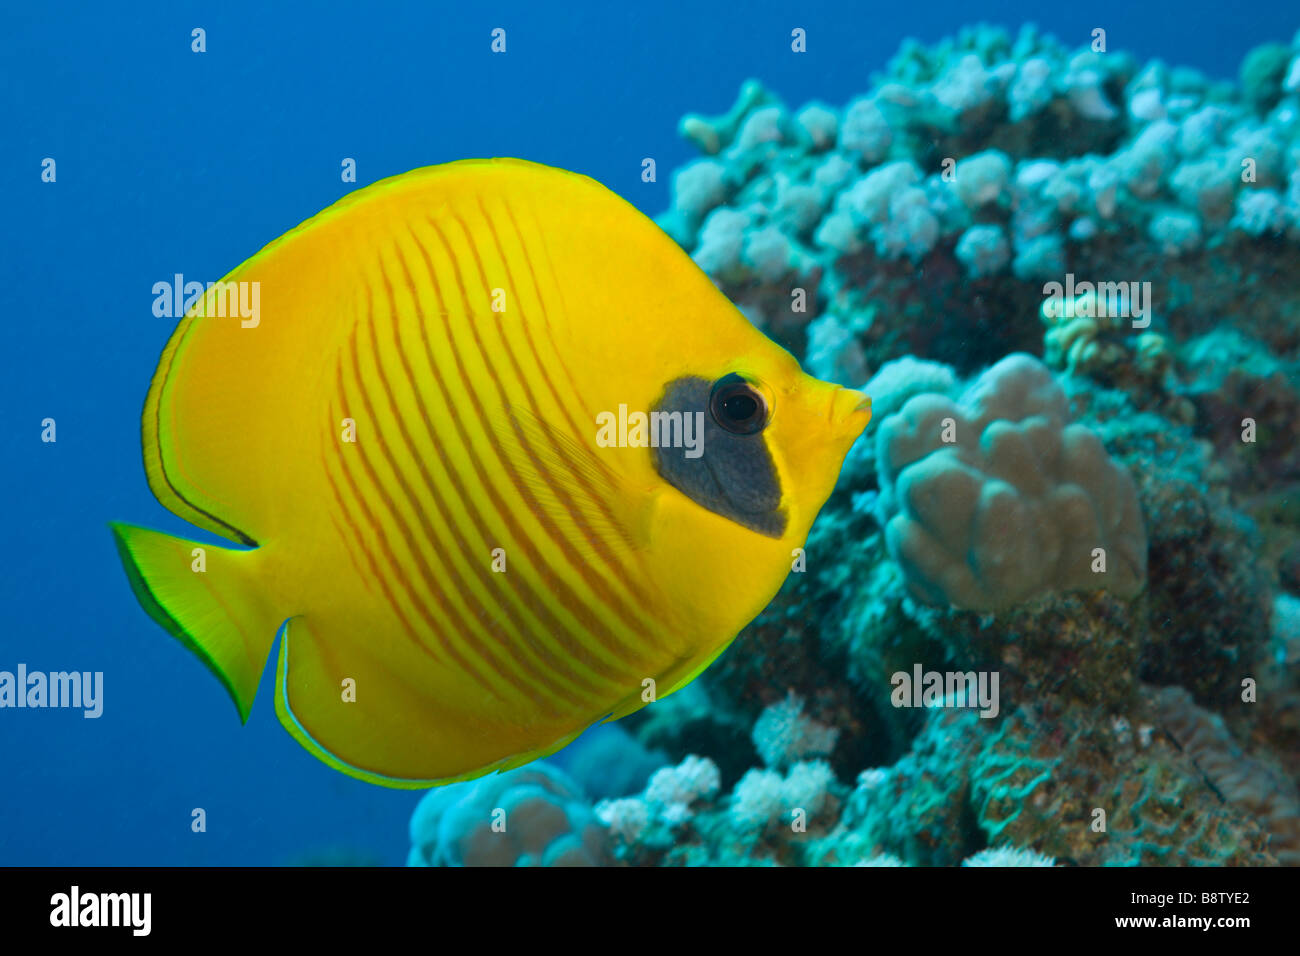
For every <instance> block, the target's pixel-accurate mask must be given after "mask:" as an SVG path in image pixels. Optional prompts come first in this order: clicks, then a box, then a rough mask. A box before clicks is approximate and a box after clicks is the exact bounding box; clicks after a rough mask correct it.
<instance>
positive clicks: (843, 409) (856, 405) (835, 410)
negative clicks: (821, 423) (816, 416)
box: [827, 385, 871, 438]
mask: <svg viewBox="0 0 1300 956" xmlns="http://www.w3.org/2000/svg"><path fill="white" fill-rule="evenodd" d="M827 419H828V420H829V422H830V425H831V427H832V428H833V429H834V430H835V431H836V432H837V433H840V434H842V435H845V436H846V437H852V438H857V436H858V435H860V434H862V430H863V429H864V428H866V427H867V423H868V422H869V421H871V397H870V396H869V395H867V394H866V393H865V392H859V391H858V390H857V389H855V388H845V387H844V386H843V385H837V386H836V387H835V392H834V393H833V394H832V395H831V401H830V408H829V409H828V410H827Z"/></svg>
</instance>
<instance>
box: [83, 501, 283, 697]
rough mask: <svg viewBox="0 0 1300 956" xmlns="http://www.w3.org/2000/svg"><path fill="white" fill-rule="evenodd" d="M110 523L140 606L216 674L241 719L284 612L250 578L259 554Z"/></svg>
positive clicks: (254, 579)
mask: <svg viewBox="0 0 1300 956" xmlns="http://www.w3.org/2000/svg"><path fill="white" fill-rule="evenodd" d="M109 527H110V528H111V529H112V531H113V539H114V540H115V541H116V543H117V553H118V555H119V556H120V557H121V559H122V566H123V567H124V568H125V569H126V576H127V578H129V579H130V582H131V590H133V591H134V592H135V596H136V599H137V600H138V601H139V602H140V606H141V607H143V608H144V609H145V611H146V612H147V613H148V614H149V616H150V617H152V618H153V619H154V620H155V621H157V622H158V624H160V625H161V626H162V627H163V629H164V630H166V631H167V632H168V633H169V634H171V635H172V636H173V637H175V638H177V639H178V640H180V642H181V643H182V644H184V645H185V646H186V647H188V648H189V649H190V650H191V651H193V652H194V653H195V654H196V655H197V656H198V658H199V660H201V661H203V663H204V664H206V665H207V667H208V669H209V670H210V671H212V673H214V674H216V675H217V678H218V679H219V680H220V681H221V683H222V684H223V685H224V686H225V688H226V690H227V692H229V694H230V697H231V699H232V700H233V701H234V702H235V707H236V708H238V710H239V718H240V720H243V721H247V720H248V712H249V710H250V709H251V708H252V706H253V698H254V697H255V696H256V694H257V684H258V681H259V680H260V679H261V676H262V671H263V669H264V668H265V667H266V662H267V657H268V655H269V654H270V651H271V644H272V643H273V642H274V640H275V634H276V631H278V630H279V628H280V625H281V624H282V623H283V622H284V618H285V617H288V615H280V614H278V613H276V611H275V610H274V609H273V608H272V607H271V605H270V602H268V601H267V600H266V597H265V595H264V592H263V590H262V588H261V586H260V585H259V582H258V581H257V578H256V574H255V571H256V567H257V556H258V552H257V551H234V550H231V549H229V548H222V547H216V546H213V545H210V544H200V543H199V542H197V541H187V540H185V539H184V538H174V537H172V536H171V535H168V534H163V533H162V532H159V531H150V530H149V529H147V528H138V527H136V526H134V525H128V524H121V523H118V522H110V523H109ZM195 549H201V553H198V552H196V550H195Z"/></svg>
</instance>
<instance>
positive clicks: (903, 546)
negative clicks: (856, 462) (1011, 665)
mask: <svg viewBox="0 0 1300 956" xmlns="http://www.w3.org/2000/svg"><path fill="white" fill-rule="evenodd" d="M1068 414H1069V410H1068V406H1067V403H1066V399H1065V393H1064V391H1062V390H1061V388H1060V387H1059V386H1058V385H1057V384H1056V382H1055V381H1054V380H1053V378H1052V376H1051V374H1050V373H1049V372H1048V371H1047V369H1046V368H1045V367H1044V366H1043V365H1042V364H1041V363H1039V362H1037V361H1036V360H1034V359H1033V358H1031V357H1030V356H1027V355H1012V356H1009V357H1008V358H1005V359H1003V360H1002V361H1001V362H999V363H998V364H997V365H995V366H993V367H992V368H991V369H989V370H988V371H987V372H985V373H984V374H983V375H982V376H981V377H980V378H979V379H977V380H976V381H975V383H974V384H973V385H972V386H971V387H970V389H969V390H968V391H967V392H966V393H965V394H964V395H963V396H962V398H961V400H960V401H959V402H956V403H954V402H952V401H950V400H949V399H947V398H945V397H942V396H935V395H918V396H916V397H915V398H912V399H910V400H909V401H908V402H907V404H906V405H904V406H903V407H902V408H901V409H900V410H899V411H898V412H897V414H894V415H891V416H889V417H888V418H886V419H884V421H882V422H881V423H880V425H879V427H878V428H877V431H876V467H877V470H878V473H879V479H880V497H879V501H878V505H879V509H880V514H881V524H882V525H883V526H884V528H885V540H886V542H887V543H888V545H889V553H890V555H891V556H892V557H893V558H894V560H895V561H897V562H898V564H899V565H900V567H902V569H903V571H904V576H905V577H906V579H907V582H908V590H909V592H910V593H911V594H912V596H913V597H915V598H917V599H919V600H923V601H927V602H929V603H932V604H940V605H943V604H951V605H953V606H955V607H964V608H971V609H975V610H995V609H997V608H1001V607H1007V606H1010V605H1013V604H1020V603H1023V602H1025V601H1026V600H1029V599H1031V598H1034V597H1037V596H1040V595H1042V594H1045V593H1048V592H1050V591H1066V590H1082V589H1095V588H1098V587H1104V588H1107V589H1109V590H1111V591H1114V592H1115V593H1117V594H1120V595H1122V596H1129V597H1131V596H1132V595H1134V594H1136V593H1137V592H1138V591H1139V590H1140V589H1141V587H1142V585H1143V583H1144V582H1145V579H1146V531H1145V529H1144V528H1143V525H1142V516H1141V514H1140V513H1139V512H1138V503H1137V495H1136V493H1135V491H1134V487H1133V482H1132V480H1131V479H1130V478H1129V476H1128V474H1127V472H1125V471H1124V470H1123V469H1121V468H1118V467H1116V466H1115V464H1114V463H1113V462H1112V461H1111V460H1110V458H1109V457H1108V456H1107V455H1106V451H1105V449H1104V448H1103V447H1102V445H1101V442H1100V441H1098V439H1097V437H1096V436H1095V435H1094V434H1093V433H1092V432H1091V431H1089V430H1088V429H1087V428H1085V427H1083V426H1080V425H1069V424H1067V423H1066V420H1067V418H1068Z"/></svg>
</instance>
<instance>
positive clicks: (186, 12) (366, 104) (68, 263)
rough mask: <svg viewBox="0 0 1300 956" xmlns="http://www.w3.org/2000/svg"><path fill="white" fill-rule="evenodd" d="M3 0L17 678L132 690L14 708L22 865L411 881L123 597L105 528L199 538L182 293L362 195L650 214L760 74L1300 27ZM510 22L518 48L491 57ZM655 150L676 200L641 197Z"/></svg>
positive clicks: (10, 599) (270, 717)
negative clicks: (160, 398) (438, 188)
mask: <svg viewBox="0 0 1300 956" xmlns="http://www.w3.org/2000/svg"><path fill="white" fill-rule="evenodd" d="M7 6H8V7H9V9H7V10H6V11H5V16H4V21H5V25H4V28H3V29H2V30H0V72H2V74H3V82H2V83H0V143H3V146H4V148H2V149H0V196H2V199H0V219H2V220H3V223H4V230H3V247H2V248H0V279H2V281H3V285H2V288H3V293H4V294H3V302H4V316H3V317H4V323H5V338H4V345H5V347H4V359H3V362H4V365H3V375H0V415H3V427H0V449H2V452H0V453H2V455H3V458H2V459H0V460H2V461H3V470H2V472H0V482H3V497H2V498H0V501H3V504H4V507H5V509H6V517H5V520H4V522H3V526H4V544H5V549H4V565H5V566H4V569H3V572H0V600H2V605H0V606H2V607H3V619H2V621H0V670H13V669H14V668H15V667H16V666H17V665H18V664H19V663H24V664H26V665H27V666H28V667H29V668H32V669H36V670H45V671H52V670H72V669H75V670H80V671H102V672H103V673H104V681H105V689H104V712H103V716H102V717H100V718H99V719H97V720H89V719H84V718H83V717H82V715H81V713H80V712H79V711H69V710H35V711H34V710H8V709H6V710H0V864H56V863H67V864H109V863H116V864H128V865H132V864H190V863H193V864H248V863H251V864H279V863H287V862H293V861H296V860H301V859H302V858H304V857H307V856H311V855H318V854H320V853H322V852H326V851H330V850H334V851H338V852H340V853H347V854H353V855H355V856H358V857H360V858H363V859H369V860H373V861H378V862H385V863H394V864H396V863H400V862H402V861H403V860H404V858H405V854H406V847H407V843H406V824H407V818H408V817H409V814H410V811H411V809H412V808H413V807H414V805H415V803H416V802H417V800H418V796H419V795H418V794H412V793H409V792H402V791H388V790H383V789H380V788H376V787H372V786H369V785H367V784H364V783H360V782H358V781H355V780H352V779H350V778H347V777H344V776H342V775H340V774H338V773H335V772H334V771H332V770H329V769H328V768H326V767H325V766H324V765H323V764H320V763H318V762H317V761H316V760H315V759H314V758H312V757H311V756H309V755H308V754H307V753H306V752H305V751H304V750H302V749H301V748H300V747H299V746H298V745H297V744H296V743H294V742H293V740H292V739H291V738H290V737H289V735H288V734H287V733H285V732H284V731H283V730H282V729H281V727H280V724H279V722H278V721H277V720H276V718H275V714H274V709H273V707H272V704H271V694H270V690H271V679H272V669H268V672H267V677H266V679H265V680H264V681H263V686H262V689H261V693H260V696H259V699H258V703H257V705H256V707H255V708H254V712H253V715H252V719H251V720H250V722H249V724H248V725H247V726H246V727H241V726H240V724H239V721H238V719H237V717H236V715H235V713H234V710H233V708H232V707H231V705H230V702H229V700H228V699H227V697H226V695H225V692H224V691H223V690H222V688H221V687H220V686H219V685H218V683H217V682H216V681H215V680H213V679H212V677H211V676H210V675H209V674H208V673H207V672H206V671H205V670H204V668H202V667H201V666H199V664H198V663H197V662H196V661H195V660H194V659H193V658H192V657H191V656H190V654H189V653H188V652H187V651H185V650H184V649H183V648H182V647H181V646H180V645H179V644H178V643H177V642H175V641H173V640H172V639H170V638H169V637H167V636H166V635H165V634H164V633H163V632H162V631H161V630H160V629H159V628H158V627H156V626H155V625H154V624H153V623H152V622H151V621H149V620H148V618H147V617H146V616H145V615H144V613H143V612H142V611H141V610H140V608H139V607H138V605H137V604H136V602H135V599H134V598H133V597H132V595H131V593H130V590H129V589H128V587H127V585H126V582H125V579H124V576H123V573H122V570H121V568H120V566H119V563H118V560H117V557H116V555H115V553H114V549H113V545H112V541H111V539H110V536H109V534H108V531H107V528H106V526H105V522H106V521H108V520H109V519H123V520H128V521H131V522H135V523H139V524H144V525H148V526H153V527H158V528H162V529H164V530H169V531H173V532H176V533H179V534H186V535H188V536H191V537H196V536H201V535H200V534H199V533H197V532H195V531H194V530H193V529H192V528H190V527H189V526H188V525H185V524H184V523H183V522H181V521H180V520H179V519H177V518H175V517H173V516H171V515H170V513H168V512H167V511H165V510H164V509H163V508H162V507H161V506H160V505H158V503H157V502H156V501H155V500H154V499H153V497H152V496H151V495H150V493H149V490H148V488H147V485H146V483H145V478H144V473H143V468H142V466H141V462H140V449H139V419H138V416H139V411H140V406H141V403H142V401H143V398H144V394H145V391H146V389H147V387H148V383H149V377H150V375H151V374H152V372H153V370H154V366H155V364H156V362H157V359H158V355H159V353H160V351H161V349H162V347H163V345H164V343H165V342H166V340H167V337H168V335H169V333H170V331H171V328H172V325H173V324H174V323H173V322H172V321H171V320H168V319H158V318H155V317H154V315H153V313H152V304H153V295H152V292H151V288H152V286H153V284H154V283H155V282H158V281H166V280H170V278H171V277H172V276H173V275H174V274H175V273H183V274H184V275H186V276H187V277H190V278H193V279H203V280H208V279H216V278H219V277H220V276H222V275H224V274H225V273H226V272H227V271H229V270H230V269H231V268H232V267H234V266H235V265H237V264H238V263H239V262H241V261H242V260H243V259H245V258H247V257H248V256H249V255H251V254H252V253H254V252H255V251H257V249H259V248H260V247H261V246H262V245H263V244H264V243H266V242H267V241H269V240H271V239H273V238H275V237H276V236H278V235H280V234H281V233H283V232H284V231H285V230H287V229H289V228H290V227H292V226H294V225H296V224H297V223H298V222H300V221H301V220H303V219H305V218H307V217H308V216H310V215H312V214H313V213H315V212H317V211H318V210H320V209H321V208H323V207H324V206H326V205H328V204H330V203H331V202H333V201H334V200H335V199H337V198H339V197H340V196H341V195H342V194H344V193H345V192H346V191H348V190H350V189H353V188H357V187H359V186H363V185H365V184H367V183H369V182H373V181H374V180H376V179H380V178H383V177H385V176H389V175H393V174H396V173H400V172H403V171H405V170H408V169H411V168H413V167H417V166H423V165H428V164H432V163H440V162H445V161H448V160H453V159H458V158H463V157H469V156H500V155H509V156H522V157H526V158H529V159H533V160H537V161H540V162H544V163H549V164H553V165H557V166H563V167H568V168H571V169H575V170H578V171H580V172H583V173H587V174H589V175H591V176H594V177H595V178H597V179H599V180H601V181H602V182H604V183H606V184H607V185H609V186H610V187H611V188H613V189H614V190H616V191H617V192H619V193H621V194H623V195H624V196H626V197H627V198H628V199H630V200H631V201H632V202H633V203H635V204H636V205H638V206H639V207H640V208H642V209H643V210H645V211H646V212H648V213H651V214H654V213H656V212H658V211H660V210H662V209H663V208H664V206H665V205H666V204H667V184H668V181H669V179H670V171H671V170H672V168H673V167H675V166H677V165H679V164H680V163H681V162H683V161H685V160H686V159H688V158H690V157H691V155H692V152H691V150H690V148H689V147H688V146H687V145H686V144H685V143H683V142H681V141H679V140H678V139H677V136H676V124H677V120H678V118H679V117H680V116H681V114H682V113H684V112H687V111H704V112H720V111H722V110H725V109H726V108H727V107H729V106H730V105H731V103H732V101H733V99H734V97H735V94H736V91H737V89H738V87H739V84H740V83H741V82H742V81H743V80H744V79H745V78H747V77H750V76H755V77H758V78H760V79H762V80H763V81H764V82H765V83H766V84H767V85H768V86H769V87H770V88H772V89H773V90H774V91H775V92H777V93H778V94H779V95H781V96H782V97H783V98H784V99H785V100H786V102H787V103H788V104H790V105H791V106H797V105H799V104H801V103H803V102H804V101H806V100H808V99H812V98H819V99H823V100H825V101H827V102H830V103H832V104H842V103H843V102H844V101H846V100H847V99H849V98H850V97H851V96H852V95H853V94H855V93H858V92H861V91H864V90H865V89H866V88H867V82H868V77H869V75H870V73H871V72H872V71H874V70H877V69H880V68H882V67H883V65H884V63H885V61H886V59H887V58H888V57H889V56H890V55H892V53H893V52H894V51H895V49H896V48H897V45H898V42H899V40H901V39H902V38H903V37H905V36H909V35H912V36H917V37H919V38H921V39H923V40H927V41H932V40H936V39H938V38H940V37H941V36H943V35H945V34H948V33H952V32H955V30H956V29H957V28H958V27H960V26H962V25H964V24H968V23H971V22H974V21H977V20H988V21H990V22H994V23H998V24H1002V25H1005V26H1008V27H1011V28H1013V29H1014V28H1015V27H1018V26H1019V25H1020V24H1021V23H1023V22H1025V21H1027V20H1031V21H1034V22H1036V23H1038V24H1039V25H1040V26H1041V27H1042V28H1044V29H1045V30H1046V31H1048V32H1052V33H1055V34H1056V35H1058V36H1059V37H1061V38H1062V39H1065V40H1067V41H1069V42H1070V43H1071V44H1082V43H1083V42H1085V41H1086V39H1087V37H1088V34H1089V31H1090V30H1091V29H1092V28H1094V27H1097V26H1101V27H1104V28H1106V30H1107V31H1108V36H1109V43H1110V46H1111V48H1112V49H1126V50H1130V51H1132V52H1134V53H1135V54H1137V55H1138V56H1139V57H1140V58H1142V59H1146V58H1150V57H1159V58H1161V59H1163V60H1165V61H1166V62H1168V63H1171V64H1186V65H1191V66H1195V67H1198V68H1200V69H1202V70H1204V71H1206V72H1208V73H1211V74H1213V75H1217V76H1221V77H1224V78H1228V77H1233V76H1235V75H1236V71H1237V67H1238V64H1239V63H1240V61H1241V58H1242V56H1243V55H1244V54H1245V52H1246V51H1247V50H1249V49H1250V48H1251V47H1252V46H1255V45H1256V44H1258V43H1260V42H1264V41H1266V40H1278V41H1284V42H1285V41H1287V40H1289V39H1290V37H1291V35H1292V33H1293V32H1294V30H1295V28H1296V26H1297V25H1298V24H1300V12H1298V11H1297V10H1296V9H1295V6H1294V4H1280V5H1275V4H1263V5H1258V4H1257V5H1252V6H1250V7H1249V8H1248V9H1247V8H1245V7H1243V6H1241V5H1224V4H1219V3H1206V2H1203V0H1195V2H1158V3H1157V2H1151V3H1143V4H1133V3H1131V2H1119V0H1107V2H1091V3H1071V4H1051V5H1049V6H1048V7H1046V8H1038V7H1036V5H1034V4H1026V3H1016V2H1001V3H982V4H981V3H959V2H952V0H931V2H928V3H925V4H919V3H918V4H900V3H888V4H884V3H863V2H861V0H856V2H845V3H826V4H805V3H775V2H748V3H745V4H726V5H722V4H716V5H715V4H710V3H704V2H693V3H683V4H668V3H664V4H661V3H651V4H592V5H591V6H590V8H583V7H582V6H581V5H579V4H576V3H573V4H566V5H565V8H566V9H565V10H564V11H562V12H561V11H559V10H558V9H557V10H553V11H552V10H547V9H545V8H546V7H547V6H548V5H547V4H538V3H494V4H491V5H484V8H483V9H482V10H477V11H474V12H468V13H467V12H464V11H463V10H462V9H461V8H462V7H464V6H465V5H463V4H454V5H453V4H446V5H444V4H440V3H437V2H420V3H409V4H389V3H377V2H372V3H314V4H311V5H310V11H309V12H304V11H294V12H290V11H287V10H282V9H278V6H279V5H276V4H269V3H256V4H252V3H230V2H222V3H208V4H198V3H133V4H130V5H127V7H126V8H125V9H113V7H114V6H116V5H102V6H101V5H98V4H95V5H88V6H86V7H72V6H66V5H63V4H57V3H41V4H21V5H20V4H16V3H13V4H8V5H7ZM728 8H731V9H728ZM741 9H743V11H744V12H743V13H740V12H735V11H738V10H741ZM615 11H617V12H615ZM498 26H499V27H504V28H505V29H506V30H507V37H508V47H507V51H508V52H507V53H506V54H505V55H504V56H500V55H493V54H492V53H491V52H490V51H489V42H490V37H489V33H490V31H491V30H492V28H494V27H498ZM796 26H799V27H803V28H804V29H806V30H807V31H808V37H809V40H808V46H809V52H808V53H807V54H806V55H803V56H797V55H793V54H791V53H790V51H789V35H790V30H791V29H792V28H793V27H796ZM194 27H202V28H204V29H205V30H206V32H207V52H206V53H203V54H196V53H193V52H191V49H190V44H191V37H190V31H191V29H192V28H194ZM647 156H649V157H653V158H655V159H656V161H657V163H658V169H659V181H658V182H657V183H652V184H647V183H643V182H642V181H641V177H640V172H641V160H642V158H643V157H647ZM46 157H52V158H54V159H55V160H56V162H57V181H56V182H55V183H43V182H42V181H41V175H40V174H41V163H42V160H43V159H44V158H46ZM344 157H353V158H355V159H356V160H357V164H358V166H357V168H358V182H357V184H356V186H353V185H349V184H345V183H343V182H341V181H340V175H339V172H340V162H341V160H342V159H343V158H344ZM45 418H53V419H55V420H56V422H57V437H58V440H57V442H56V443H54V444H47V443H43V442H42V441H41V440H40V436H41V422H42V420H43V419H45ZM733 652H736V651H733ZM741 652H743V650H742V651H741ZM194 808H203V809H204V810H205V811H206V814H207V831H206V832H205V833H194V832H192V831H191V826H190V823H191V813H192V811H193V810H194Z"/></svg>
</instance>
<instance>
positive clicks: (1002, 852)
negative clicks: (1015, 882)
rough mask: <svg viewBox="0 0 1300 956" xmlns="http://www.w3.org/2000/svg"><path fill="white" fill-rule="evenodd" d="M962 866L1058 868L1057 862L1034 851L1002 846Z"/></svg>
mask: <svg viewBox="0 0 1300 956" xmlns="http://www.w3.org/2000/svg"><path fill="white" fill-rule="evenodd" d="M961 865H962V866H1056V860H1054V859H1052V858H1051V857H1050V856H1043V854H1041V853H1036V852H1034V851H1033V850H1018V849H1016V848H1015V847H1009V846H1000V847H997V848H992V849H988V850H980V851H979V852H978V853H976V854H975V855H974V856H970V857H967V858H966V859H964V860H962V861H961Z"/></svg>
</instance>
